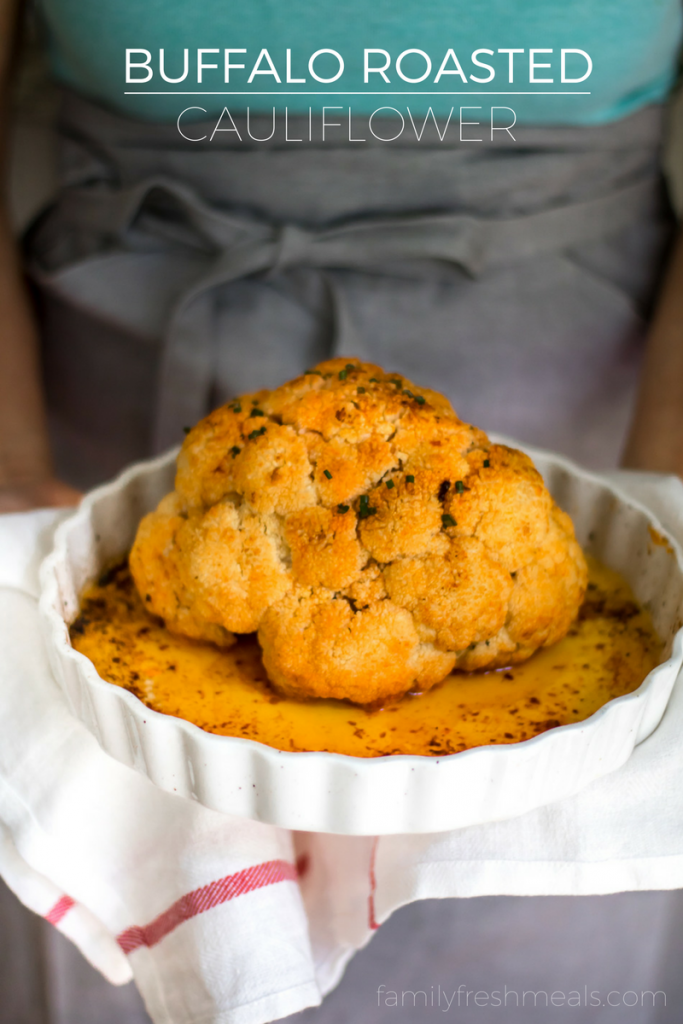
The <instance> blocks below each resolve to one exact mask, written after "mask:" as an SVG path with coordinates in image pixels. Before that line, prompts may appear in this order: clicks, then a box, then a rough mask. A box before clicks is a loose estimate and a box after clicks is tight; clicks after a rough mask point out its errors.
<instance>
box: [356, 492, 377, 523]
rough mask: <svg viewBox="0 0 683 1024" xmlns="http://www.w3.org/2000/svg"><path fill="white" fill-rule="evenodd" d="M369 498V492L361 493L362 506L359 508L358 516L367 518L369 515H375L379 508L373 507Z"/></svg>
mask: <svg viewBox="0 0 683 1024" xmlns="http://www.w3.org/2000/svg"><path fill="white" fill-rule="evenodd" d="M368 501H369V498H368V496H367V494H361V496H360V508H359V509H358V518H359V519H367V517H368V516H374V514H375V513H376V511H377V509H376V508H373V507H372V505H369V504H368Z"/></svg>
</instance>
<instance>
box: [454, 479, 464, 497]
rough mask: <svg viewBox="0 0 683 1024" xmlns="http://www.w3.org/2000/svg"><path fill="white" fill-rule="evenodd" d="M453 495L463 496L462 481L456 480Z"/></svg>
mask: <svg viewBox="0 0 683 1024" xmlns="http://www.w3.org/2000/svg"><path fill="white" fill-rule="evenodd" d="M455 493H456V494H464V493H465V485H464V483H463V482H462V480H456V481H455Z"/></svg>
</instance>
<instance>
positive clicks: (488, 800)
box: [40, 448, 683, 835]
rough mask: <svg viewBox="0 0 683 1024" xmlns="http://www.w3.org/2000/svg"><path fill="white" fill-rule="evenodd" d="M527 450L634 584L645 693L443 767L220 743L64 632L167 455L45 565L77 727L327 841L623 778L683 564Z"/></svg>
mask: <svg viewBox="0 0 683 1024" xmlns="http://www.w3.org/2000/svg"><path fill="white" fill-rule="evenodd" d="M525 450H527V451H528V452H529V454H530V455H531V457H532V458H533V460H534V462H535V464H536V466H537V467H538V469H539V470H540V472H541V473H542V474H543V476H544V478H545V480H546V483H547V485H548V487H549V489H550V491H551V493H552V494H553V496H554V497H555V499H556V500H557V502H558V503H559V504H560V505H561V507H562V508H564V509H565V510H566V511H567V512H569V514H570V515H571V517H572V519H573V520H574V524H575V527H576V532H577V536H578V538H579V541H580V542H581V544H582V545H583V546H584V548H585V549H586V550H588V551H590V552H591V553H592V554H594V555H595V556H597V557H598V558H599V559H601V560H602V561H603V562H605V563H606V564H607V565H609V566H611V567H612V568H614V569H616V570H618V571H619V572H621V573H622V574H623V575H624V576H625V577H626V579H627V580H628V581H629V583H630V584H631V586H632V588H633V590H634V592H635V595H636V598H637V599H638V600H639V601H640V602H641V603H643V604H644V605H645V606H646V607H647V608H648V609H649V611H650V613H651V615H652V618H653V621H654V624H655V627H656V629H657V631H658V633H659V635H660V637H661V638H662V639H663V640H664V642H665V647H664V653H663V655H662V658H663V660H662V663H661V664H660V665H659V666H658V667H657V668H655V669H654V670H653V671H652V672H650V674H649V675H648V676H647V678H646V679H645V681H644V682H643V684H642V685H641V686H640V687H639V688H638V689H637V690H636V691H634V692H633V693H630V694H627V695H626V696H623V697H619V698H617V699H616V700H612V701H610V702H609V703H608V704H606V705H604V706H603V707H602V708H601V709H600V710H599V711H597V712H596V713H595V714H594V715H592V716H591V717H590V718H588V719H587V720H586V721H584V722H576V723H574V724H571V725H565V726H560V727H557V728H554V729H550V730H549V731H548V732H545V733H543V734H541V735H540V736H536V737H534V738H533V739H529V740H525V741H523V742H520V743H515V744H509V745H505V746H489V747H477V748H475V749H472V750H467V751H463V752H462V753H458V754H452V755H449V756H444V757H419V756H414V755H406V756H389V757H381V758H369V759H364V758H355V757H349V756H346V755H341V754H330V753H319V752H316V753H291V752H283V751H279V750H275V749H273V748H271V747H267V746H265V745H263V744H261V743H257V742H255V741H253V740H248V739H238V738H233V737H229V736H217V735H213V734H211V733H207V732H204V731H203V730H201V729H199V728H198V727H197V726H195V725H192V724H191V723H189V722H185V721H183V720H182V719H178V718H173V717H171V716H168V715H163V714H159V713H157V712H155V711H151V710H150V709H149V708H148V707H146V706H145V705H144V704H142V703H141V702H140V701H139V700H138V699H137V697H134V696H133V694H132V693H129V692H128V691H126V690H124V689H122V688H121V687H118V686H114V685H113V684H111V683H108V682H105V681H104V680H103V679H101V678H100V677H99V675H98V674H97V671H96V669H95V667H94V665H93V664H92V662H90V661H89V660H88V659H87V658H86V657H84V655H82V654H80V653H78V652H77V651H75V650H74V649H73V648H72V647H71V644H70V640H69V629H68V627H69V624H70V623H71V622H72V621H73V620H74V619H75V617H76V615H77V614H78V607H79V594H80V593H81V592H82V590H83V588H84V586H85V585H86V584H87V583H88V582H90V581H91V580H92V579H94V578H96V577H97V576H98V575H99V573H100V571H101V569H102V567H103V566H104V565H106V564H109V563H111V560H112V559H113V558H116V557H119V556H122V555H124V554H125V553H126V552H127V551H128V549H129V548H130V545H131V543H132V541H133V538H134V536H135V531H136V528H137V524H138V522H139V521H140V518H141V517H142V516H143V515H144V514H145V513H146V512H147V511H149V510H150V509H152V508H153V507H154V506H156V504H157V502H158V501H159V499H160V498H161V497H162V495H164V494H165V493H166V492H167V491H169V490H171V489H172V487H173V477H174V470H175V453H173V452H171V453H169V454H168V455H165V456H163V457H161V458H159V459H156V460H153V461H150V462H146V463H141V464H139V465H136V466H132V467H131V468H130V469H128V470H127V471H126V472H125V473H123V474H122V476H120V477H119V478H118V479H117V480H115V481H113V482H112V483H110V484H107V485H106V486H104V487H100V488H99V489H98V490H96V491H94V492H93V493H92V494H90V495H88V496H87V497H86V498H85V500H84V501H83V503H82V504H81V506H80V508H79V509H78V511H77V512H76V514H75V515H74V516H73V517H71V518H70V519H68V520H67V521H66V522H65V523H63V524H62V525H61V526H60V527H59V529H58V531H57V533H56V536H55V544H54V550H53V552H52V554H51V555H50V556H49V557H48V558H47V559H46V561H45V562H44V564H43V568H42V596H41V603H40V608H41V614H42V621H43V624H44V627H45V638H46V642H47V647H48V653H49V657H50V662H51V665H52V668H53V670H54V673H55V676H56V678H57V680H58V681H59V684H60V685H61V687H62V689H63V690H64V693H65V694H66V696H67V698H68V700H69V703H70V705H71V707H72V709H73V712H74V714H76V715H77V716H78V717H79V718H80V719H81V720H82V721H83V722H84V723H85V725H86V726H87V727H88V728H89V729H90V730H91V731H92V732H93V733H94V735H95V736H96V737H97V739H98V740H99V742H100V744H101V746H102V747H103V748H104V750H106V751H107V753H109V754H111V755H112V756H113V757H115V758H117V759H118V760H119V761H121V762H123V763H124V764H126V765H130V767H132V768H135V769H136V770H137V771H139V772H141V773H142V774H143V775H146V776H148V778H150V779H151V780H152V782H154V783H156V785H157V786H160V787H161V788H162V789H165V790H168V791H169V792H173V793H177V794H180V795H183V796H186V797H190V798H192V799H196V800H198V801H200V802H201V803H202V804H205V805H206V806H207V807H211V808H213V809H215V810H218V811H224V812H227V813H230V814H235V815H239V816H242V817H249V818H254V819H257V820H259V821H263V822H269V823H271V824H274V825H280V826H283V827H285V828H293V829H305V830H311V831H319V832H337V833H345V834H350V835H363V834H367V835H380V834H391V833H408V832H438V831H443V830H447V829H453V828H460V827H462V826H467V825H473V824H478V823H481V822H486V821H494V820H499V819H503V818H511V817H515V816H517V815H520V814H523V813H525V812H526V811H529V810H532V809H534V808H537V807H541V806H543V805H545V804H548V803H550V802H552V801H554V800H558V799H561V798H562V797H566V796H570V795H571V794H573V793H576V792H577V791H578V790H580V789H581V788H582V787H583V786H586V785H587V784H588V783H590V782H592V781H594V780H595V779H597V778H599V777H600V776H603V775H606V774H607V773H608V772H611V771H614V770H615V769H616V768H618V767H619V766H620V765H622V764H623V763H624V762H625V761H626V760H627V758H628V757H629V756H630V754H631V752H632V750H633V748H634V746H635V745H636V744H637V743H640V742H641V741H642V740H644V739H645V738H646V737H647V736H649V735H650V733H651V732H652V731H653V730H654V729H655V728H656V727H657V725H658V723H659V721H660V719H661V717H662V715H663V713H664V709H665V707H666V704H667V701H668V700H669V697H670V694H671V690H672V687H673V684H674V682H675V679H676V676H677V674H678V671H679V668H680V666H681V662H682V661H683V632H682V631H681V623H682V619H681V614H682V613H683V553H682V552H681V550H680V548H679V546H678V544H677V543H676V542H675V541H674V540H673V539H672V538H670V537H668V536H667V534H666V532H665V531H664V529H663V528H662V527H661V526H660V525H659V523H658V522H657V521H656V520H655V519H654V517H653V516H652V515H651V514H650V513H649V512H648V511H647V510H646V509H644V508H643V507H642V506H639V505H638V504H637V503H636V502H634V501H632V500H630V499H629V498H627V497H626V496H625V495H622V494H621V493H620V492H619V490H618V489H617V488H615V487H614V486H613V485H612V484H611V483H609V482H606V481H604V480H602V479H600V477H598V476H596V475H593V474H591V473H588V472H586V471H584V470H582V469H580V468H579V467H577V466H575V465H573V464H572V463H570V462H568V461H567V460H565V459H562V458H559V457H557V456H554V455H551V454H549V453H547V452H541V451H537V450H534V449H528V448H527V449H525ZM662 539H663V540H664V543H663V542H662Z"/></svg>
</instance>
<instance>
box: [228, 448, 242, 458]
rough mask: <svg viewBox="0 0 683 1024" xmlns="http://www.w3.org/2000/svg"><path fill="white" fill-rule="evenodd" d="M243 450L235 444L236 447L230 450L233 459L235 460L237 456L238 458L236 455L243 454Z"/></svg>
mask: <svg viewBox="0 0 683 1024" xmlns="http://www.w3.org/2000/svg"><path fill="white" fill-rule="evenodd" d="M241 450H242V449H241V448H238V447H237V445H236V444H234V445H233V446H232V448H231V449H230V454H231V455H232V457H233V459H234V458H235V456H236V455H239V453H240V452H241Z"/></svg>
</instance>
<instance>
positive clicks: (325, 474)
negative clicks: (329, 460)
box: [323, 469, 332, 480]
mask: <svg viewBox="0 0 683 1024" xmlns="http://www.w3.org/2000/svg"><path fill="white" fill-rule="evenodd" d="M323 476H326V477H327V479H328V480H331V479H332V474H331V473H330V471H329V469H324V470H323Z"/></svg>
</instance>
